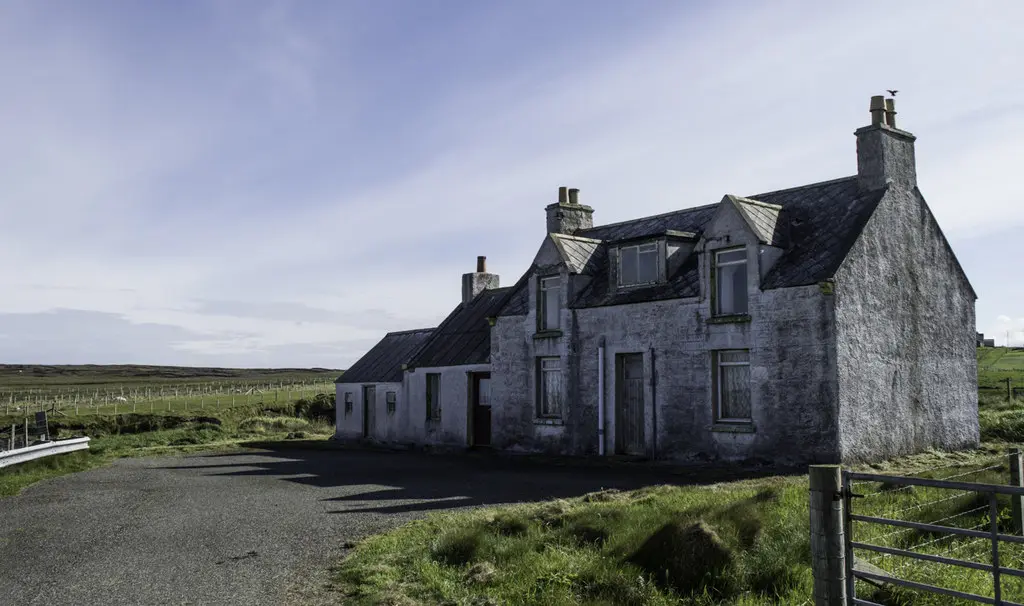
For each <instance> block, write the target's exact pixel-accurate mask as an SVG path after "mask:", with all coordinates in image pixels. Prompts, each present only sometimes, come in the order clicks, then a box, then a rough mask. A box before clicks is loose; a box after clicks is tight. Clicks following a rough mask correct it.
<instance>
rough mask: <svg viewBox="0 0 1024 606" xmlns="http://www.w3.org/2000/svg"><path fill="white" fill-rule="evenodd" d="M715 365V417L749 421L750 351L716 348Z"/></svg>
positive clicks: (731, 421)
mask: <svg viewBox="0 0 1024 606" xmlns="http://www.w3.org/2000/svg"><path fill="white" fill-rule="evenodd" d="M713 365H714V369H715V381H714V400H715V420H716V421H722V422H725V423H749V422H750V421H751V414H750V351H749V350H746V349H733V350H723V351H716V352H714V359H713Z"/></svg>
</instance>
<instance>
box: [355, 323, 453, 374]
mask: <svg viewBox="0 0 1024 606" xmlns="http://www.w3.org/2000/svg"><path fill="white" fill-rule="evenodd" d="M434 330H435V329H433V328H419V329H416V330H405V331H401V332H389V333H388V334H386V335H384V338H383V339H381V340H380V342H378V343H377V344H376V345H374V346H373V348H371V349H370V351H368V352H366V354H364V355H363V357H361V358H359V359H358V360H356V363H355V364H353V365H352V366H351V367H350V368H349V369H348V370H346V371H345V373H344V374H342V375H341V376H340V377H338V379H337V382H338V383H399V382H401V380H402V365H403V364H407V363H408V362H409V360H410V358H411V357H412V356H413V355H415V353H416V351H417V350H418V349H419V348H420V347H421V346H422V345H423V344H424V343H426V342H427V339H428V338H429V337H430V334H431V333H432V332H433V331H434Z"/></svg>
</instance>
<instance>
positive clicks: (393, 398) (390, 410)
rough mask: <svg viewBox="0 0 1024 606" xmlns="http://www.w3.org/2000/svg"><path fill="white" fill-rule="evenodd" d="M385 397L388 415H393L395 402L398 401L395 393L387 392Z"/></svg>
mask: <svg viewBox="0 0 1024 606" xmlns="http://www.w3.org/2000/svg"><path fill="white" fill-rule="evenodd" d="M385 395H386V396H387V403H388V414H389V415H393V414H395V402H396V401H397V400H398V394H397V393H396V392H393V391H389V392H387V394H385Z"/></svg>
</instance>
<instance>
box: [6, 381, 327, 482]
mask: <svg viewBox="0 0 1024 606" xmlns="http://www.w3.org/2000/svg"><path fill="white" fill-rule="evenodd" d="M331 399H333V396H332V397H331ZM296 411H300V412H303V413H304V414H305V418H298V417H295V416H292V415H294V414H295V412H296ZM321 414H322V411H321V410H320V409H318V408H316V407H315V406H310V404H309V403H308V402H305V401H300V402H297V403H295V404H292V405H278V406H276V407H275V406H263V405H252V406H239V407H236V408H233V409H228V410H223V411H218V412H216V413H213V414H205V415H173V414H158V415H151V414H123V415H116V416H114V415H107V416H90V417H78V418H58V419H55V420H53V421H52V422H51V423H50V431H51V433H52V434H53V435H54V436H55V437H56V438H58V439H59V438H67V437H72V436H76V435H87V436H89V437H90V438H92V439H91V440H90V444H89V450H88V451H78V452H74V453H69V454H66V455H56V456H52V457H47V458H45V459H38V460H36V461H30V462H28V463H22V464H20V465H14V466H11V467H6V468H3V469H0V497H2V496H10V495H14V494H17V493H18V492H20V491H21V490H22V489H24V488H25V487H26V486H29V485H31V484H34V483H35V482H38V481H40V480H43V479H46V478H52V477H56V476H60V475H64V474H67V473H74V472H78V471H85V470H87V469H92V468H95V467H98V466H101V465H105V464H107V463H109V462H110V461H112V460H114V459H117V458H121V457H129V456H146V455H165V454H178V453H188V452H196V451H199V450H217V449H232V448H238V447H240V446H244V445H245V444H246V443H249V442H254V441H260V442H264V443H266V442H273V441H279V440H297V439H306V440H324V439H326V438H327V437H329V436H330V435H331V434H332V433H333V432H334V427H333V425H332V424H331V423H330V422H329V421H327V420H325V419H324V418H323V417H322V416H321ZM5 423H6V424H7V425H9V424H10V423H11V419H4V418H0V426H4V424H5Z"/></svg>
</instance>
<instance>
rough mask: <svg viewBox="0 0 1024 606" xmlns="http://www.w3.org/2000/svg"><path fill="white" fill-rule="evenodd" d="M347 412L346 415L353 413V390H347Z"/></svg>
mask: <svg viewBox="0 0 1024 606" xmlns="http://www.w3.org/2000/svg"><path fill="white" fill-rule="evenodd" d="M345 414H346V415H350V414H352V392H351V391H346V392H345Z"/></svg>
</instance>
